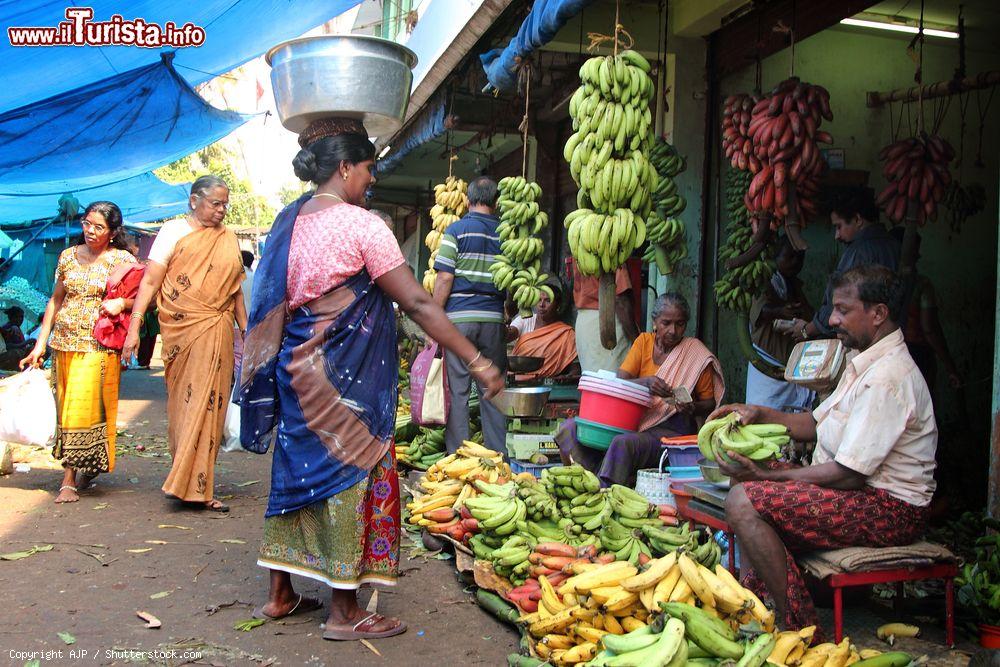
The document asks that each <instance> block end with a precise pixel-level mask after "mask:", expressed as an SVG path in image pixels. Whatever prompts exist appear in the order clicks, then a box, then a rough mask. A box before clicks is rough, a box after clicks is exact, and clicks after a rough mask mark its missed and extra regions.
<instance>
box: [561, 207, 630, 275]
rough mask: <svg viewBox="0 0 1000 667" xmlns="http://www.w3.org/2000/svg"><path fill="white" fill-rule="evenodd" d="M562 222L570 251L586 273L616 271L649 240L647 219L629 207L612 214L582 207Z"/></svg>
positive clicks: (596, 273)
mask: <svg viewBox="0 0 1000 667" xmlns="http://www.w3.org/2000/svg"><path fill="white" fill-rule="evenodd" d="M563 224H564V225H565V226H566V229H568V230H569V234H568V237H569V248H570V252H572V253H573V257H574V258H576V261H577V264H578V265H579V267H580V272H581V273H583V274H584V275H585V276H596V275H598V274H600V273H613V272H614V271H615V269H617V268H618V267H619V266H621V265H622V264H624V263H625V260H627V259H628V258H629V256H630V255H631V254H632V252H633V251H634V250H635V249H636V248H638V247H639V246H641V245H642V244H643V243H644V242H645V240H646V222H645V220H643V218H642V217H641V216H639V215H636V214H635V213H634V212H633V211H632V209H628V208H619V209H615V210H614V211H613V212H612V213H611V214H610V215H606V214H604V213H598V212H596V211H593V210H590V209H586V208H579V209H577V210H575V211H573V212H572V213H570V214H569V215H567V216H566V219H565V221H564V223H563Z"/></svg>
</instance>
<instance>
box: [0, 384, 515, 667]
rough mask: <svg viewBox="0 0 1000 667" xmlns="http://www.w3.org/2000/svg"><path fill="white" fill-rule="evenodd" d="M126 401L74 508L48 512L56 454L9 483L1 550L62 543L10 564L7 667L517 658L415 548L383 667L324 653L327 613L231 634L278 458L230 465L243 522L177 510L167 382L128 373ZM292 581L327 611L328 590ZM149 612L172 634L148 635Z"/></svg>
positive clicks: (509, 636) (388, 605) (241, 616)
mask: <svg viewBox="0 0 1000 667" xmlns="http://www.w3.org/2000/svg"><path fill="white" fill-rule="evenodd" d="M121 397H122V400H121V404H120V409H119V415H120V416H119V429H120V430H124V433H123V434H122V435H121V436H119V438H120V441H119V444H118V451H119V452H120V453H121V456H120V458H119V459H118V462H117V466H116V469H115V471H114V473H113V474H111V475H107V476H103V477H101V478H99V484H98V486H97V488H96V489H94V490H93V491H90V492H87V493H85V494H84V495H83V496H82V497H81V500H80V502H79V503H74V504H69V505H55V504H54V503H53V502H52V500H53V498H54V497H55V493H56V490H57V489H58V487H59V482H60V479H61V471H60V469H59V468H58V467H57V465H53V464H52V463H51V458H50V457H48V455H47V454H46V455H40V456H36V457H34V460H33V461H32V463H31V465H32V469H31V471H30V472H27V473H19V472H16V473H14V474H13V475H8V476H6V477H2V478H0V553H3V554H8V553H10V552H17V551H24V550H27V549H30V548H31V547H32V546H45V545H52V549H51V551H45V552H40V553H36V554H34V555H32V556H30V557H28V558H23V559H20V560H14V561H0V586H2V588H3V595H2V598H0V599H2V600H3V604H2V605H0V664H11V665H18V666H20V665H25V664H26V663H28V662H29V660H30V659H31V658H35V659H38V660H39V664H40V665H43V666H44V665H46V664H52V665H56V664H59V665H62V664H67V665H69V664H87V665H123V664H135V663H153V664H163V665H180V664H202V665H253V664H257V665H271V664H273V665H279V664H281V665H310V666H314V667H320V666H322V665H338V666H340V665H360V664H366V665H376V664H394V665H426V664H441V665H458V664H466V665H503V664H506V656H507V654H508V653H510V652H512V651H514V650H516V646H517V641H518V637H517V635H516V633H515V632H514V631H512V630H511V629H509V628H507V627H506V626H503V625H501V624H500V623H499V622H498V621H496V620H495V619H494V618H493V617H492V616H489V615H488V614H486V613H485V612H483V611H482V610H481V609H480V608H479V606H478V605H476V603H475V601H474V599H473V598H472V596H471V595H470V594H469V593H468V592H467V591H466V590H464V584H463V583H461V582H460V581H459V578H458V576H457V574H456V572H455V568H454V562H453V561H451V560H437V559H434V558H427V557H426V556H427V553H426V552H424V551H420V552H417V550H416V549H415V548H414V545H413V544H411V543H410V542H409V541H408V540H407V538H405V537H404V543H403V555H402V562H401V570H402V572H401V573H402V575H403V576H402V578H401V580H400V582H399V585H398V586H397V587H395V588H394V589H388V590H383V591H380V593H379V600H378V610H379V612H380V613H385V614H388V615H392V616H398V617H400V618H402V619H404V620H405V621H407V623H408V624H409V630H408V631H407V632H406V633H405V634H404V635H402V636H400V637H395V638H390V639H383V640H374V641H372V642H371V646H372V648H373V649H374V650H376V651H378V652H379V653H380V654H381V657H380V656H378V655H376V654H375V653H374V652H373V650H372V649H371V648H368V647H365V646H364V645H362V644H360V643H357V642H348V643H343V642H329V641H324V640H323V639H322V638H321V636H320V635H321V634H322V631H321V630H320V627H319V624H320V623H321V622H322V621H323V620H324V619H325V617H326V615H325V611H317V612H313V613H310V614H307V615H304V616H302V617H294V618H292V619H289V620H288V621H287V622H268V623H267V624H265V625H263V626H260V627H257V628H254V629H252V630H250V631H249V632H242V631H238V630H235V629H234V627H233V626H234V625H235V624H236V623H238V622H240V621H243V620H247V619H249V618H250V617H251V614H252V611H253V606H254V605H257V604H261V603H262V602H263V601H264V600H265V598H266V593H267V575H266V571H265V570H264V569H262V568H260V567H258V566H257V564H256V554H257V548H258V546H259V539H260V536H261V530H262V525H263V515H264V507H265V505H266V502H267V493H268V480H269V467H270V458H269V457H268V456H257V455H253V454H248V453H244V452H238V453H226V452H223V453H221V454H220V456H219V463H218V466H217V469H216V478H215V479H216V494H217V495H218V496H220V497H222V498H223V499H224V501H225V502H226V503H227V504H229V505H230V507H231V508H232V511H231V512H230V513H229V514H228V515H223V514H216V513H210V512H197V511H190V510H186V509H182V508H180V507H178V505H177V504H176V503H174V502H172V501H170V500H168V499H166V498H165V497H164V496H163V494H162V492H161V491H160V485H161V484H162V482H163V479H164V478H165V476H166V473H167V470H168V466H169V455H168V454H167V450H166V412H165V400H164V397H165V393H164V389H163V374H162V372H158V371H157V370H156V369H155V368H154V370H153V371H140V370H131V371H128V372H126V373H125V374H124V376H123V381H122V389H121ZM140 444H141V445H144V446H145V448H146V449H145V451H144V452H138V451H136V449H135V447H136V445H140ZM47 461H48V463H47ZM43 466H44V467H43ZM295 584H296V587H297V590H298V591H299V592H303V593H306V594H307V595H312V596H319V597H321V598H325V599H328V594H329V592H328V589H326V588H325V587H324V586H322V585H321V584H319V583H317V582H313V581H310V580H305V579H296V581H295ZM362 597H363V599H365V600H367V598H368V594H367V593H363V594H362ZM139 611H145V612H149V613H150V614H153V615H154V616H155V617H156V618H158V619H159V620H160V621H161V622H162V627H161V628H159V629H146V628H145V627H144V622H143V621H142V620H141V619H139V618H138V617H137V616H136V612H139ZM59 633H66V634H65V635H64V638H63V637H61V636H60V634H59ZM70 641H73V642H74V643H68V642H70ZM46 651H50V652H54V653H53V654H52V655H50V656H48V659H47V658H46V655H45V654H44V652H46ZM59 651H61V652H62V654H61V656H60V655H59V654H58V652H59ZM71 651H75V653H73V654H72V655H71ZM84 651H86V653H85V654H84V653H83V652H84ZM129 651H132V653H129ZM157 651H159V653H154V652H157ZM32 652H38V653H36V654H34V655H29V654H31V653H32ZM171 652H172V654H171Z"/></svg>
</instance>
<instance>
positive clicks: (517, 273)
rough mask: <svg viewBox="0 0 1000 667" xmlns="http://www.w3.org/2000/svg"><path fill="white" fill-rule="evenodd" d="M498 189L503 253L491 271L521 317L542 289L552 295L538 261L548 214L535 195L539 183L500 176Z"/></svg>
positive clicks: (516, 177)
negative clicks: (539, 206)
mask: <svg viewBox="0 0 1000 667" xmlns="http://www.w3.org/2000/svg"><path fill="white" fill-rule="evenodd" d="M499 188H500V198H499V199H498V200H497V208H498V209H499V212H500V224H499V225H497V233H498V234H499V236H500V250H501V252H502V253H503V254H501V255H498V256H497V257H496V261H495V262H494V263H493V264H492V265H491V266H490V273H492V274H493V284H494V285H496V287H497V289H498V290H500V291H501V292H503V291H509V292H510V293H511V297H512V298H513V301H514V303H515V304H517V307H518V308H519V309H520V311H521V316H522V317H531V309H532V308H534V307H535V305H536V304H537V303H538V297H539V295H540V294H541V293H542V292H546V293H547V294H548V295H549V298H550V299H552V298H554V296H553V294H552V289H551V288H549V287H546V286H544V285H542V283H543V282H545V279H546V278H548V275H547V274H545V273H542V272H541V262H540V261H539V258H540V257H541V256H542V251H543V250H544V245H545V244H544V242H543V241H542V239H541V238H540V237H539V236H538V233H539V232H540V231H542V229H544V228H545V227H546V226H547V225H548V224H549V216H548V214H547V213H545V211H540V210H539V208H538V198H539V197H541V196H542V188H541V186H540V185H538V183H529V182H528V181H526V180H525V179H524V178H522V177H520V176H508V177H507V178H502V179H500V183H499Z"/></svg>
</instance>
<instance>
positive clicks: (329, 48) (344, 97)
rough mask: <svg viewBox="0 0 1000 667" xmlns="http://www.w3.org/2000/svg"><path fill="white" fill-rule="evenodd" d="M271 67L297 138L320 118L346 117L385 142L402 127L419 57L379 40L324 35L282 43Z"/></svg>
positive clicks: (284, 118)
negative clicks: (362, 124)
mask: <svg viewBox="0 0 1000 667" xmlns="http://www.w3.org/2000/svg"><path fill="white" fill-rule="evenodd" d="M267 62H268V64H269V65H270V66H271V84H272V86H273V88H274V101H275V103H276V104H277V108H278V117H279V118H280V119H281V124H282V125H284V126H285V128H286V129H288V130H291V131H292V132H296V133H298V132H301V131H302V130H304V129H306V126H308V125H309V123H311V122H312V121H314V120H317V119H319V118H326V117H329V116H342V117H345V118H356V119H359V120H361V121H362V122H363V123H364V125H365V129H366V130H368V134H369V135H370V136H373V137H384V136H387V135H390V134H392V133H393V132H395V131H396V130H398V129H399V128H400V126H401V125H402V123H403V117H404V114H405V113H406V105H407V103H408V102H409V101H410V87H411V86H412V84H413V73H412V72H411V71H410V70H411V69H412V68H413V66H414V65H416V64H417V56H416V54H415V53H413V51H411V50H409V49H408V48H406V47H405V46H402V45H400V44H397V43H395V42H391V41H389V40H386V39H379V38H378V37H368V36H365V35H326V36H322V37H303V38H300V39H293V40H291V41H288V42H283V43H281V44H279V45H278V46H275V47H274V48H273V49H271V50H270V51H268V52H267Z"/></svg>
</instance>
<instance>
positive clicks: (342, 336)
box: [234, 194, 398, 517]
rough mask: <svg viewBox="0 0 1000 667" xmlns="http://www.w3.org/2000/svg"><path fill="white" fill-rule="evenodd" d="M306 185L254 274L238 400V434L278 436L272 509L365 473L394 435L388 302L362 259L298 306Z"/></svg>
mask: <svg viewBox="0 0 1000 667" xmlns="http://www.w3.org/2000/svg"><path fill="white" fill-rule="evenodd" d="M309 197H310V195H308V194H307V195H304V196H303V197H301V198H299V199H298V200H297V201H295V202H293V203H292V204H290V205H289V206H287V207H286V208H285V209H284V210H283V211H282V212H281V213H280V214H279V215H278V217H277V219H276V220H275V223H274V226H273V227H272V229H271V233H270V234H269V236H268V243H267V247H266V248H265V250H264V254H263V256H262V257H261V260H260V264H259V266H258V269H257V273H256V275H255V278H254V283H255V285H254V293H253V303H252V306H251V310H250V322H249V326H248V330H247V336H246V343H245V347H244V352H243V366H242V371H241V374H240V382H239V386H238V389H237V392H236V396H235V397H234V402H236V403H237V404H239V406H240V419H241V422H240V442H241V443H242V445H243V447H244V448H245V449H247V450H249V451H252V452H256V453H259V454H263V453H266V452H267V450H268V448H269V446H270V443H271V441H272V440H273V441H274V442H275V452H274V461H273V464H272V467H271V495H270V497H269V499H268V505H267V512H266V513H265V516H266V517H271V516H276V515H280V514H285V513H287V512H293V511H296V510H299V509H302V508H304V507H307V506H309V505H312V504H314V503H316V502H318V501H321V500H324V499H326V498H330V497H331V496H335V495H337V494H339V493H341V492H342V491H344V490H346V489H349V488H351V487H354V486H355V485H357V484H359V483H360V482H362V481H364V480H366V479H367V478H368V477H369V475H370V474H371V472H372V470H373V469H374V468H375V467H376V466H377V465H379V463H380V462H381V461H382V460H383V459H384V458H385V456H386V454H387V453H388V452H389V449H390V447H391V445H392V436H393V429H394V427H395V415H396V399H397V390H398V382H397V381H398V359H397V354H396V319H395V316H394V313H393V309H392V303H391V301H390V300H389V299H388V297H387V296H386V295H385V294H384V293H383V292H382V290H380V289H379V288H378V287H377V286H376V285H375V284H374V282H373V281H372V279H371V277H370V276H369V274H368V272H367V271H366V270H365V269H362V270H361V271H360V272H358V273H357V274H356V275H354V276H352V277H351V278H349V279H348V280H347V281H346V282H345V283H343V284H342V285H340V286H338V287H336V288H334V289H332V290H331V291H329V292H327V293H326V294H324V295H323V296H320V297H318V298H316V299H314V300H312V301H310V302H309V303H306V304H304V305H302V306H300V307H299V308H297V309H295V310H294V311H292V312H288V304H287V301H286V291H287V276H288V252H289V248H290V246H291V238H292V230H293V229H294V225H295V219H296V217H297V216H298V214H299V210H300V209H301V208H302V205H303V204H304V203H305V202H306V201H308V199H309Z"/></svg>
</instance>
